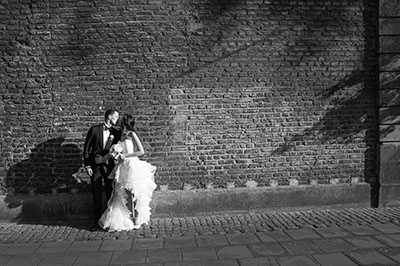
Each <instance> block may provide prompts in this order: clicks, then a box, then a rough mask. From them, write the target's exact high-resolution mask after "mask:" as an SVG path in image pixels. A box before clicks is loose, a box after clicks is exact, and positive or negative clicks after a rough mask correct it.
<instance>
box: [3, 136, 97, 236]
mask: <svg viewBox="0 0 400 266" xmlns="http://www.w3.org/2000/svg"><path fill="white" fill-rule="evenodd" d="M28 152H29V151H28ZM29 154H30V155H29V158H28V159H25V160H22V161H20V162H18V163H16V164H15V165H13V166H12V167H10V168H9V170H8V171H7V174H6V178H5V184H3V185H4V186H5V188H6V190H7V193H6V196H5V198H4V204H5V205H6V206H5V208H6V210H7V211H6V213H5V214H3V216H6V217H3V218H5V219H7V218H10V220H13V221H17V222H19V223H28V224H47V225H49V224H56V225H60V224H65V225H71V224H74V227H78V228H82V229H83V228H86V226H87V225H86V224H85V223H82V222H73V220H75V221H78V220H79V221H83V220H85V219H88V218H89V217H90V214H91V211H90V210H91V209H90V208H91V207H92V206H91V203H90V200H91V198H90V197H89V193H78V194H71V193H70V189H71V188H78V189H79V191H80V192H89V191H90V185H89V184H86V183H77V182H76V180H75V179H74V177H73V175H74V174H76V173H77V172H79V171H80V170H82V151H81V149H80V148H79V146H78V144H77V143H75V142H72V141H66V139H65V138H63V137H60V138H54V139H50V140H47V141H45V142H43V143H40V144H39V145H37V146H36V147H35V148H34V149H32V150H31V151H30V152H29ZM56 192H57V193H56ZM82 213H83V214H84V216H83V217H81V216H79V215H76V214H82ZM74 215H75V216H74ZM85 215H87V216H85ZM7 216H8V217H7Z"/></svg>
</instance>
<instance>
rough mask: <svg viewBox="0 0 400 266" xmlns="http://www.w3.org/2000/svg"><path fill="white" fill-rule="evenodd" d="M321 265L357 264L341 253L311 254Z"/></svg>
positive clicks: (355, 265) (345, 265) (349, 265)
mask: <svg viewBox="0 0 400 266" xmlns="http://www.w3.org/2000/svg"><path fill="white" fill-rule="evenodd" d="M312 256H313V257H314V259H315V260H316V261H317V262H318V263H319V264H320V265H322V266H328V265H329V266H357V265H358V264H357V263H355V262H354V261H352V260H351V259H350V258H348V257H347V256H346V255H344V254H342V253H329V254H317V255H312Z"/></svg>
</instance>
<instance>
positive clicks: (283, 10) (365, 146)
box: [0, 0, 378, 193]
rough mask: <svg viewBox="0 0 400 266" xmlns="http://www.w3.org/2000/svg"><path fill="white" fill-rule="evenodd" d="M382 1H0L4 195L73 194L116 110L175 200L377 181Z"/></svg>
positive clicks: (1, 173)
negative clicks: (187, 189)
mask: <svg viewBox="0 0 400 266" xmlns="http://www.w3.org/2000/svg"><path fill="white" fill-rule="evenodd" d="M371 2H373V1H364V0H351V1H348V0H340V1H337V0H332V1H329V0H324V1H316V0H315V1H312V0H298V1H286V0H282V1H278V0H276V1H274V0H273V1H256V0H250V1H239V0H236V1H206V0H203V1H201V0H192V1H180V0H175V1H170V0H168V1H163V0H147V1H134V0H118V1H112V0H110V1H100V0H98V1H57V0H51V1H49V0H45V1H36V0H13V1H6V2H3V3H2V5H1V6H0V25H1V28H0V32H1V34H2V38H0V44H1V45H0V51H1V57H0V62H1V68H0V69H1V73H0V74H1V80H0V89H1V103H2V104H1V106H0V115H1V125H0V137H1V158H0V176H1V182H2V188H3V193H4V192H5V188H6V187H13V188H14V189H15V190H16V192H27V190H28V188H29V187H35V188H37V190H38V192H39V193H46V192H48V191H49V190H48V189H49V187H51V186H53V185H60V184H66V185H67V187H69V186H73V184H72V183H73V180H72V178H71V175H72V174H73V173H75V172H76V171H77V170H78V169H79V167H80V165H81V163H82V161H81V152H82V146H83V142H84V138H85V134H86V132H87V130H88V128H89V127H90V126H91V125H92V124H95V123H99V122H101V121H102V118H103V114H104V112H105V110H106V109H108V108H111V107H116V108H117V109H119V110H120V112H122V113H124V112H128V113H131V114H133V115H134V116H135V117H137V127H138V135H139V137H140V138H141V139H142V142H143V143H144V147H145V149H146V151H147V154H146V155H145V156H144V159H146V160H148V161H149V162H151V163H153V164H155V165H156V166H157V167H158V171H157V176H156V180H157V183H158V184H168V185H169V187H170V189H180V188H181V187H182V185H183V183H190V184H192V185H193V186H195V187H199V188H203V187H204V185H205V184H206V183H208V182H213V183H214V184H215V185H216V186H219V187H224V186H226V182H227V181H234V182H235V183H236V185H237V186H244V185H245V183H246V182H247V181H251V180H254V181H256V182H258V183H259V185H261V186H265V185H267V186H268V185H269V184H270V181H271V180H272V181H277V182H278V183H279V184H280V185H287V184H289V180H290V179H296V180H298V181H299V183H300V184H309V183H310V181H311V180H315V181H318V182H319V183H329V182H330V180H332V179H334V180H336V179H338V180H339V182H350V180H351V179H352V178H356V179H357V178H359V179H360V180H361V181H367V182H368V181H369V180H370V179H371V178H375V176H376V173H375V171H376V167H375V164H376V162H375V161H376V139H377V130H376V124H377V116H376V107H375V99H376V97H375V93H376V92H375V91H376V82H377V69H376V66H377V62H376V61H377V55H376V49H377V47H376V45H375V43H376V38H377V30H376V28H377V25H376V24H377V12H378V7H377V6H376V5H375V4H371ZM86 189H87V187H86Z"/></svg>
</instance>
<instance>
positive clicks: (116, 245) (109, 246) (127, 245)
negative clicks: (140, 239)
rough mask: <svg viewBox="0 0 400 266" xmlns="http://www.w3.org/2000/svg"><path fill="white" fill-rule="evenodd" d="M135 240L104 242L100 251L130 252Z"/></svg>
mask: <svg viewBox="0 0 400 266" xmlns="http://www.w3.org/2000/svg"><path fill="white" fill-rule="evenodd" d="M132 242H133V240H103V242H102V244H101V246H100V249H99V250H100V251H109V250H112V251H117V250H130V249H131V247H132Z"/></svg>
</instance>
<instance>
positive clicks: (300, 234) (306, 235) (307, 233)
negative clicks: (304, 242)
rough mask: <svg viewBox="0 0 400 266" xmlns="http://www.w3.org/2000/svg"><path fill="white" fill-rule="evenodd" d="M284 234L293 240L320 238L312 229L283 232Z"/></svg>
mask: <svg viewBox="0 0 400 266" xmlns="http://www.w3.org/2000/svg"><path fill="white" fill-rule="evenodd" d="M285 233H286V234H287V235H288V236H290V237H291V238H293V239H294V240H301V239H310V238H320V237H321V236H320V235H318V234H317V233H315V232H314V230H312V229H299V230H290V231H285Z"/></svg>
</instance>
